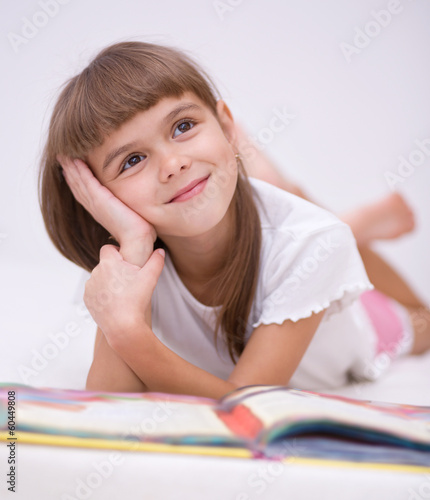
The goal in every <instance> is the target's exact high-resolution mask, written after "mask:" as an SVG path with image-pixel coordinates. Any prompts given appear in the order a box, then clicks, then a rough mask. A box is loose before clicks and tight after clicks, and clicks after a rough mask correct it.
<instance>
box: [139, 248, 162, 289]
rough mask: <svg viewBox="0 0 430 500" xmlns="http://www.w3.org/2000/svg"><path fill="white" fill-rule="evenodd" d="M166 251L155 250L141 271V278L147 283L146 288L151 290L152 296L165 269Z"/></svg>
mask: <svg viewBox="0 0 430 500" xmlns="http://www.w3.org/2000/svg"><path fill="white" fill-rule="evenodd" d="M164 258H165V253H164V250H163V249H161V248H159V249H157V250H155V251H154V252H153V253H152V255H151V257H150V258H149V259H148V262H147V263H146V264H145V265H144V266H143V267H142V269H141V270H140V271H139V278H140V279H142V280H143V281H144V282H145V286H147V287H148V288H149V289H150V292H151V295H152V293H153V292H154V289H155V286H156V285H157V282H158V279H159V278H160V275H161V271H162V270H163V267H164Z"/></svg>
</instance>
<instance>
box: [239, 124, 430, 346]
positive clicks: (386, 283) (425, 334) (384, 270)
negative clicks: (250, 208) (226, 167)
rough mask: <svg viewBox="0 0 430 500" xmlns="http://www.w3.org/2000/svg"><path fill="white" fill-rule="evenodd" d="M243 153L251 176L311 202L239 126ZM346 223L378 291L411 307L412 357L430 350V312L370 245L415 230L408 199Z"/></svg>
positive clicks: (385, 203) (362, 211)
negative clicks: (412, 329) (412, 330)
mask: <svg viewBox="0 0 430 500" xmlns="http://www.w3.org/2000/svg"><path fill="white" fill-rule="evenodd" d="M237 138H238V146H239V151H241V152H242V151H244V153H242V156H243V159H244V165H245V168H246V170H247V173H248V175H250V176H251V177H256V178H258V179H261V180H264V181H266V182H269V183H271V184H273V185H275V186H277V187H280V188H281V189H285V190H286V191H289V192H291V193H293V194H295V195H297V196H300V197H302V198H304V199H306V200H308V201H312V200H310V199H309V198H308V197H307V196H306V195H305V193H304V191H303V190H302V189H301V188H300V187H299V186H297V185H296V184H294V183H292V182H290V181H288V180H286V179H285V178H284V177H283V176H282V174H280V172H279V171H278V169H277V168H276V166H275V165H274V164H273V162H272V161H271V160H270V159H269V158H268V157H267V156H266V155H264V154H263V153H262V152H261V151H260V150H259V149H258V148H256V147H255V146H254V145H253V143H252V142H251V141H250V140H249V139H248V137H247V136H246V134H245V132H244V130H243V129H242V128H241V127H240V126H238V127H237ZM341 219H342V220H343V221H344V222H346V223H347V224H348V225H349V226H350V227H351V230H352V232H353V234H354V236H355V238H356V240H357V244H358V248H359V251H360V254H361V257H362V259H363V263H364V267H365V268H366V271H367V274H368V276H369V279H370V281H371V282H372V283H373V285H374V286H375V288H376V289H377V290H379V291H381V292H382V293H384V294H385V295H387V296H389V297H391V298H393V299H394V300H396V301H397V302H399V303H400V304H402V305H404V306H405V307H407V309H408V311H409V315H410V319H411V322H412V325H413V328H414V334H415V335H414V345H413V348H412V354H421V353H423V352H425V351H426V350H428V349H430V311H429V309H428V307H426V306H425V304H424V302H423V301H422V300H421V299H420V298H419V297H418V296H417V295H416V293H415V292H414V291H413V290H412V289H411V287H410V286H409V285H408V284H407V283H406V281H405V280H404V279H403V278H402V277H401V276H400V275H399V273H397V271H395V270H394V269H393V268H392V267H391V266H390V265H389V264H388V263H387V262H386V261H385V260H384V259H383V258H382V257H380V256H379V255H378V254H377V253H375V252H374V251H373V250H372V249H371V248H369V244H370V243H371V241H372V240H375V239H394V238H397V237H399V236H400V235H402V234H405V233H407V232H409V231H411V230H412V229H413V228H414V216H413V212H412V210H411V209H410V208H409V207H408V205H407V204H406V202H405V200H404V199H403V198H402V197H401V195H400V194H398V193H393V194H391V195H388V196H387V197H385V198H383V199H382V200H379V201H377V202H375V203H372V204H369V205H366V206H364V207H360V208H358V209H356V210H353V211H351V212H349V213H347V214H345V215H344V216H343V217H341Z"/></svg>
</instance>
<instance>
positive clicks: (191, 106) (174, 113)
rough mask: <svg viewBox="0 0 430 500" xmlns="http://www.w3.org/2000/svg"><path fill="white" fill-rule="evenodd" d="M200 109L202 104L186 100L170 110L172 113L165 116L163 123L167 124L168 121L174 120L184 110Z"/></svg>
mask: <svg viewBox="0 0 430 500" xmlns="http://www.w3.org/2000/svg"><path fill="white" fill-rule="evenodd" d="M200 109H201V107H200V106H198V105H197V104H194V103H192V102H189V103H188V102H186V103H183V104H179V106H177V107H176V108H175V109H173V110H172V111H170V113H169V114H168V115H166V116H165V118H164V119H163V123H164V124H166V123H168V122H170V121H172V120H174V119H175V118H176V117H177V116H178V115H180V114H181V113H183V112H184V111H197V110H200Z"/></svg>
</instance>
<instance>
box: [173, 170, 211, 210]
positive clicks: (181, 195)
mask: <svg viewBox="0 0 430 500" xmlns="http://www.w3.org/2000/svg"><path fill="white" fill-rule="evenodd" d="M208 178H209V176H208V175H207V176H206V177H201V178H200V179H196V180H195V181H192V182H190V183H189V184H188V186H185V187H184V188H183V189H180V190H179V191H178V192H177V193H176V194H175V196H174V197H173V198H172V199H171V200H170V201H169V203H176V202H178V201H186V200H189V199H190V198H192V197H193V196H196V195H197V194H199V193H201V192H202V191H203V189H204V188H205V186H206V183H207V180H208Z"/></svg>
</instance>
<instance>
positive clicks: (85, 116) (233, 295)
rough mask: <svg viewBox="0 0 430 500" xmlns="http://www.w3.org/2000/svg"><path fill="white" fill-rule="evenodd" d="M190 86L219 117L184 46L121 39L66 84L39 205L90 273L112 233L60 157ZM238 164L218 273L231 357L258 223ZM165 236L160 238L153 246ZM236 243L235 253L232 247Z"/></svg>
mask: <svg viewBox="0 0 430 500" xmlns="http://www.w3.org/2000/svg"><path fill="white" fill-rule="evenodd" d="M185 92H193V93H194V94H195V95H196V96H197V97H198V98H200V100H201V101H202V102H203V103H204V104H205V105H207V106H208V107H209V109H210V110H211V111H212V112H213V113H214V115H215V116H216V115H217V112H216V101H217V99H216V97H215V95H216V94H217V92H216V89H215V86H214V85H213V83H212V82H211V80H210V78H209V77H208V76H207V75H206V74H205V73H204V72H203V71H202V70H201V68H199V67H198V66H197V65H196V64H195V63H194V62H193V61H192V60H191V59H189V58H188V57H187V56H186V55H184V54H182V53H181V52H179V51H177V50H175V49H172V48H168V47H164V46H160V45H154V44H149V43H143V42H123V43H118V44H115V45H112V46H110V47H108V48H106V49H104V50H103V51H101V52H100V53H99V54H98V55H97V56H96V58H95V59H94V60H93V61H92V62H91V63H90V64H89V65H88V67H87V68H85V69H84V70H83V71H82V72H81V73H80V74H78V75H77V76H75V77H73V78H71V79H70V80H69V81H68V82H66V85H65V87H64V88H63V90H62V92H61V94H60V96H59V98H58V100H57V102H56V105H55V107H54V110H53V113H52V117H51V121H50V124H49V130H48V138H47V142H46V146H45V149H44V153H43V158H42V162H41V170H40V177H39V194H40V206H41V210H42V215H43V219H44V222H45V226H46V229H47V232H48V235H49V237H50V238H51V240H52V242H53V243H54V245H55V246H56V248H57V249H58V250H59V251H60V252H61V253H62V254H63V255H64V256H65V257H66V258H67V259H69V260H71V261H72V262H74V263H76V264H77V265H79V266H81V267H83V268H84V269H86V270H88V271H91V270H92V269H93V268H94V267H95V266H96V265H97V264H98V261H99V252H100V248H101V247H102V246H103V245H105V244H106V243H108V239H109V236H110V235H109V233H108V232H107V231H106V230H105V229H104V228H103V227H102V226H101V225H100V224H98V223H97V222H96V221H95V220H94V219H93V217H92V216H91V215H90V214H89V213H88V212H87V211H86V210H85V209H84V208H83V207H82V206H81V205H80V204H79V203H78V202H77V201H76V200H75V198H74V197H73V195H72V193H71V191H70V189H69V187H68V186H67V183H66V182H65V180H64V178H63V176H62V174H61V168H60V165H59V163H58V161H57V159H56V158H57V156H58V155H63V156H67V157H70V158H82V159H84V158H85V156H86V154H88V152H89V151H91V150H92V149H93V148H94V147H97V146H99V145H101V144H102V143H103V141H104V139H105V137H106V136H107V135H109V133H111V132H113V131H115V130H117V129H118V128H119V127H120V126H121V125H122V124H123V123H125V122H126V121H128V120H130V119H131V118H132V117H133V116H134V115H135V114H136V113H138V112H139V111H146V110H147V109H149V108H151V107H152V106H154V105H155V104H157V103H158V102H159V101H160V100H161V99H162V98H164V97H180V96H181V95H183V94H184V93H185ZM239 163H240V168H239V170H240V172H239V176H238V182H237V187H236V191H235V195H234V207H235V239H234V241H232V243H231V244H232V248H231V251H230V252H229V255H231V256H232V257H231V259H230V260H229V261H227V262H226V263H225V266H224V268H223V269H222V271H221V274H220V275H219V276H217V277H216V280H215V281H216V283H218V284H219V286H218V287H217V289H216V291H215V296H216V298H217V300H218V301H219V302H217V303H220V304H222V308H221V311H220V314H219V317H218V322H217V328H216V332H215V335H216V333H217V330H218V328H219V326H220V325H221V326H222V329H223V334H224V336H225V340H226V342H227V346H228V350H229V353H230V357H231V359H232V360H233V361H235V359H234V356H235V355H240V354H241V352H242V351H243V348H244V335H245V329H246V322H247V319H248V316H249V313H250V310H251V305H252V300H253V298H254V293H255V289H256V283H257V278H258V268H259V255H260V246H261V229H260V221H259V217H258V212H257V209H256V206H255V203H254V201H253V197H252V190H251V186H250V184H249V181H248V179H247V177H246V174H245V171H244V169H243V166H242V165H241V162H239ZM161 244H162V242H161V241H160V240H157V242H156V246H160V245H161ZM233 244H234V251H233Z"/></svg>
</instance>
